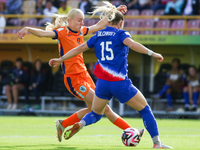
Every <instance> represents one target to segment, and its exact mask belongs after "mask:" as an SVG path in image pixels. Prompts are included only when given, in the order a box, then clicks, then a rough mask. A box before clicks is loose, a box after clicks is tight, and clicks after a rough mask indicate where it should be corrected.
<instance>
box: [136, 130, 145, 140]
mask: <svg viewBox="0 0 200 150" xmlns="http://www.w3.org/2000/svg"><path fill="white" fill-rule="evenodd" d="M138 131H139V132H140V135H139V137H140V139H141V138H142V137H143V135H144V133H145V129H141V130H138Z"/></svg>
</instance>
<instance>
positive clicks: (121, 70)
mask: <svg viewBox="0 0 200 150" xmlns="http://www.w3.org/2000/svg"><path fill="white" fill-rule="evenodd" d="M126 38H131V36H130V34H129V33H128V32H127V31H125V30H118V29H116V28H113V27H107V28H106V29H103V30H100V31H98V32H97V33H96V35H94V36H93V37H91V38H90V39H89V40H88V41H87V45H88V47H89V48H93V47H94V49H95V55H96V57H97V58H98V61H97V63H96V65H95V69H94V74H95V75H96V76H97V78H98V79H103V80H107V81H121V80H124V79H125V78H126V77H127V72H128V70H127V56H128V52H129V47H128V46H126V45H124V44H123V41H124V39H126Z"/></svg>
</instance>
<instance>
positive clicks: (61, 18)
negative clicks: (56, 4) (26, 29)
mask: <svg viewBox="0 0 200 150" xmlns="http://www.w3.org/2000/svg"><path fill="white" fill-rule="evenodd" d="M53 16H55V17H57V18H56V20H55V24H52V23H50V22H46V24H45V25H46V29H45V30H46V31H53V30H55V29H58V28H61V27H65V26H67V15H58V14H54V15H53Z"/></svg>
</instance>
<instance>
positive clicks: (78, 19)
mask: <svg viewBox="0 0 200 150" xmlns="http://www.w3.org/2000/svg"><path fill="white" fill-rule="evenodd" d="M83 20H84V16H83V14H82V13H78V14H77V15H76V16H75V17H74V18H73V19H71V21H70V22H69V23H70V27H71V29H72V30H74V31H77V32H78V31H80V30H81V27H82V26H83V25H84V23H83Z"/></svg>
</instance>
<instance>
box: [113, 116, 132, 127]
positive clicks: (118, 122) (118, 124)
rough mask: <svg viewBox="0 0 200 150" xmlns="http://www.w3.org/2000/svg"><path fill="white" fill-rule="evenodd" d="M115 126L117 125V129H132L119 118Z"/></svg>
mask: <svg viewBox="0 0 200 150" xmlns="http://www.w3.org/2000/svg"><path fill="white" fill-rule="evenodd" d="M113 124H114V125H116V126H117V127H119V128H121V129H122V130H125V129H127V128H130V127H131V126H130V125H129V124H128V123H127V122H126V121H125V120H123V119H122V118H121V117H119V118H117V120H115V122H114V123H113Z"/></svg>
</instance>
